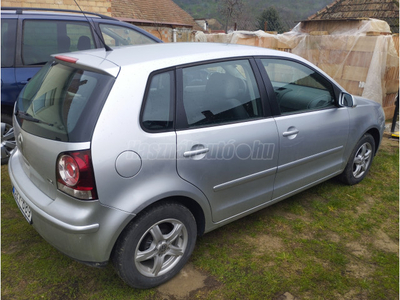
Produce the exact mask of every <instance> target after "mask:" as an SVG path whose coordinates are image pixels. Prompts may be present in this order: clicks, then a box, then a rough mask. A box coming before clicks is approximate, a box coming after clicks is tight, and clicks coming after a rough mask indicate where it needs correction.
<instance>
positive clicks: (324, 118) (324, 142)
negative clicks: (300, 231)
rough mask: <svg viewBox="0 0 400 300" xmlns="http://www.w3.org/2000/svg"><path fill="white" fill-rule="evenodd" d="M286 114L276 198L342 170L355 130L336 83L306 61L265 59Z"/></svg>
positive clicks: (280, 130)
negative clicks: (351, 132) (339, 102)
mask: <svg viewBox="0 0 400 300" xmlns="http://www.w3.org/2000/svg"><path fill="white" fill-rule="evenodd" d="M261 64H262V66H263V69H264V70H265V72H266V73H267V74H268V78H269V80H270V82H271V84H272V87H273V89H274V92H275V97H276V105H277V106H278V110H279V111H280V115H279V116H276V117H275V121H276V124H277V128H278V134H279V145H280V147H279V159H278V171H277V174H276V179H275V184H274V193H273V199H274V200H277V199H279V198H283V197H287V196H289V195H291V194H292V193H295V192H297V191H300V190H302V189H305V188H307V187H309V186H311V185H313V184H316V183H318V182H321V181H323V180H326V179H327V178H329V177H332V176H334V175H337V174H339V173H340V172H341V166H342V163H343V159H344V150H345V145H346V142H347V139H348V135H349V115H348V111H347V108H346V107H338V106H337V105H336V100H335V98H336V96H335V90H334V88H335V87H334V85H333V84H332V83H331V82H330V81H329V80H328V79H327V78H325V77H324V76H323V75H321V74H319V73H318V72H316V71H315V70H313V69H311V68H310V67H308V66H306V65H305V64H302V63H299V62H295V61H292V60H284V59H261Z"/></svg>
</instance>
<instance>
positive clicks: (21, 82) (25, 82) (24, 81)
mask: <svg viewBox="0 0 400 300" xmlns="http://www.w3.org/2000/svg"><path fill="white" fill-rule="evenodd" d="M29 80H31V79H30V78H28V79H27V80H21V81H20V82H18V84H23V85H25V84H27V83H28V82H29Z"/></svg>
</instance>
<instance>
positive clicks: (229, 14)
mask: <svg viewBox="0 0 400 300" xmlns="http://www.w3.org/2000/svg"><path fill="white" fill-rule="evenodd" d="M242 8H243V0H220V1H219V5H218V12H219V13H220V14H221V15H222V16H223V17H224V19H225V32H228V25H229V23H230V22H231V20H232V19H234V18H237V17H238V16H239V15H240V13H241V10H242Z"/></svg>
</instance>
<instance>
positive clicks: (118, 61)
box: [66, 42, 307, 70]
mask: <svg viewBox="0 0 400 300" xmlns="http://www.w3.org/2000/svg"><path fill="white" fill-rule="evenodd" d="M66 55H67V56H70V57H74V58H76V59H78V61H77V63H78V64H79V63H82V64H86V65H88V64H89V65H90V62H89V56H93V58H94V57H97V58H99V59H101V60H107V61H109V62H112V63H113V64H115V65H118V66H120V67H124V66H128V65H134V64H147V65H154V66H157V68H154V70H157V69H163V68H168V67H173V66H178V65H184V64H191V63H196V62H200V61H207V60H215V59H223V58H228V59H229V58H235V57H246V56H247V57H250V56H272V57H286V58H292V59H293V58H295V59H297V60H300V61H304V62H305V63H307V61H306V60H304V59H302V58H301V57H298V56H296V55H293V54H291V53H287V52H283V51H277V50H272V49H267V48H261V47H254V46H245V45H237V44H218V43H194V42H193V43H164V44H151V45H136V46H133V47H123V48H116V49H113V51H105V50H104V49H97V50H87V51H80V52H73V53H68V54H66ZM95 61H96V60H94V59H93V62H95ZM92 67H94V68H96V66H95V65H92ZM97 68H98V69H100V70H101V69H102V67H101V65H97Z"/></svg>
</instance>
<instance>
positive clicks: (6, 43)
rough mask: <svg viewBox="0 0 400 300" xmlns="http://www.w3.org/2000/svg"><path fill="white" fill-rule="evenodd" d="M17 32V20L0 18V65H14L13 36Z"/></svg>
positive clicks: (4, 66) (3, 66)
mask: <svg viewBox="0 0 400 300" xmlns="http://www.w3.org/2000/svg"><path fill="white" fill-rule="evenodd" d="M16 32H17V20H15V19H2V20H1V67H2V68H9V67H12V66H13V65H14V58H15V38H16V35H17V34H16Z"/></svg>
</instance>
